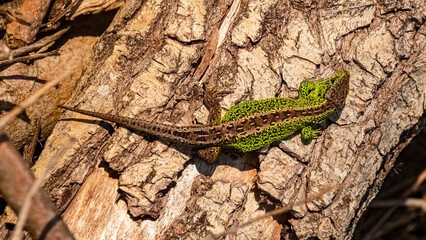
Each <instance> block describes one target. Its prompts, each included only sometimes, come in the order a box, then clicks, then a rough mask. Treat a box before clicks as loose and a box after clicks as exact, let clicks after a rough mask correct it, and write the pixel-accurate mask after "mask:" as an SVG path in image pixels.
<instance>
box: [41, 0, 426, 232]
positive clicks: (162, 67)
mask: <svg viewBox="0 0 426 240" xmlns="http://www.w3.org/2000/svg"><path fill="white" fill-rule="evenodd" d="M425 7H426V6H425V3H424V1H420V0H412V1H408V0H407V1H372V0H371V1H368V0H365V1H357V2H353V1H330V2H325V1H233V2H232V1H183V0H182V1H161V0H157V1H137V0H129V1H126V3H125V5H124V6H123V7H122V8H121V9H120V10H119V11H118V13H117V15H116V16H115V18H114V20H113V21H112V23H111V25H110V26H109V27H108V29H107V30H106V31H105V32H104V33H103V34H102V36H101V37H100V38H99V39H98V40H97V42H96V44H95V45H94V47H93V50H92V55H91V61H90V64H89V65H88V66H86V68H85V70H84V74H83V75H82V77H81V79H80V80H79V83H78V85H77V87H76V89H75V90H74V93H73V95H72V97H71V99H70V101H68V103H67V105H68V106H78V107H79V108H82V109H87V110H92V111H98V112H107V113H114V114H119V115H122V116H129V117H138V118H145V119H150V120H152V121H160V122H168V123H172V124H176V125H188V124H192V123H193V122H194V119H195V120H196V121H197V122H200V123H206V119H207V114H208V113H207V110H206V109H205V107H203V106H202V104H201V103H202V102H201V101H199V100H197V99H195V98H194V97H193V90H192V89H193V88H194V87H193V86H194V85H196V86H198V85H200V83H208V84H210V85H214V86H215V87H216V88H217V89H218V90H219V91H226V92H227V94H226V95H225V96H224V97H223V99H222V101H221V106H222V108H223V110H224V111H226V110H227V109H229V108H230V107H231V106H233V105H235V104H236V103H238V102H241V101H246V100H253V99H264V98H271V97H276V96H280V97H296V96H297V89H298V86H299V83H300V82H301V81H302V80H304V79H306V78H321V77H327V76H330V75H331V74H332V73H333V72H334V71H337V70H339V69H342V68H343V69H346V70H348V71H349V72H350V74H351V84H350V92H349V95H348V98H347V100H346V106H345V107H344V109H343V110H342V111H341V113H340V114H336V116H334V117H333V119H332V121H328V122H327V123H326V124H324V125H323V126H322V128H323V129H325V130H324V131H323V132H322V135H321V136H320V137H319V138H318V139H316V140H313V141H311V142H310V143H304V142H302V140H301V138H300V136H299V135H296V136H294V137H292V138H290V139H286V140H285V141H282V142H279V143H276V144H273V145H271V146H270V147H269V148H264V149H262V150H261V151H258V152H254V153H247V154H243V153H239V152H237V151H235V150H224V151H223V152H222V153H221V155H220V156H219V158H218V161H217V162H215V163H213V164H209V163H206V162H203V161H202V160H201V159H199V158H198V157H196V156H195V155H192V154H191V153H192V150H191V149H188V148H186V147H184V146H180V145H179V144H175V143H168V142H164V141H160V140H158V139H155V138H152V137H149V136H146V135H144V134H142V133H138V132H132V131H129V130H127V129H125V128H121V127H118V128H117V127H116V126H114V125H113V124H109V123H106V122H103V121H99V120H98V119H95V118H89V117H86V116H84V115H79V114H75V113H71V112H65V113H64V114H63V116H62V121H59V122H58V124H57V125H56V126H55V128H54V129H53V132H52V134H51V135H50V137H49V138H48V140H47V142H46V144H45V148H44V149H43V151H42V154H41V155H40V157H39V159H38V160H37V162H36V163H35V166H34V170H35V174H36V175H38V174H39V173H40V172H42V171H43V169H44V167H45V166H46V165H47V164H48V162H49V160H50V159H51V158H52V156H53V155H54V154H55V153H56V152H57V151H58V150H59V149H61V147H62V145H63V143H64V142H66V141H68V139H74V140H75V143H74V145H73V146H72V147H71V148H70V149H69V150H68V151H66V153H65V154H64V155H63V157H62V158H60V160H59V162H57V163H56V166H55V168H54V169H53V170H52V171H51V174H50V176H49V177H48V179H47V180H46V181H45V183H44V188H45V190H46V191H47V193H48V194H49V196H50V197H51V198H52V199H53V200H54V201H55V203H56V205H57V207H58V209H59V210H60V211H63V218H64V221H65V222H66V223H67V224H68V227H69V228H70V230H71V231H72V232H73V233H74V235H75V237H76V239H177V238H184V239H199V238H205V237H208V236H209V235H210V234H218V233H220V232H222V231H224V230H226V229H228V228H229V227H232V226H235V225H238V224H241V223H243V222H246V221H249V220H250V219H253V218H254V217H256V216H260V215H262V214H265V213H267V212H268V211H270V210H273V209H275V208H278V207H280V206H289V205H292V204H295V203H298V202H301V201H302V202H303V201H304V200H305V199H309V201H308V202H307V203H306V204H302V205H294V206H293V207H292V211H291V216H288V219H283V217H280V216H275V217H269V218H266V219H263V220H261V221H258V222H255V223H253V224H250V225H249V226H247V227H244V228H241V229H239V230H238V232H237V233H236V234H233V235H229V236H228V237H227V238H229V239H240V238H248V239H280V238H284V239H290V238H297V239H309V238H312V237H317V238H319V239H331V238H335V239H350V238H351V236H352V234H353V231H354V229H355V227H356V224H357V221H358V219H359V218H360V217H361V215H362V213H363V212H364V210H365V208H366V207H367V205H368V204H369V202H370V201H371V200H372V199H373V198H374V197H375V195H376V194H377V192H378V190H379V189H380V186H381V184H382V182H383V180H384V178H385V177H386V175H387V174H388V173H389V171H390V170H391V168H392V167H393V163H394V161H395V159H396V157H397V156H398V154H399V153H400V152H401V150H402V149H403V148H404V147H405V146H406V145H407V144H408V143H409V142H410V140H411V139H412V137H414V136H415V135H416V134H417V133H418V131H419V129H421V127H422V126H423V125H424V123H425V119H426V118H425V116H426V115H425V109H426V104H425V99H426V87H425V86H426V85H425V80H424V79H425V78H426V68H425V65H426V63H425V59H426V52H425V43H426V39H425V33H426V28H425V24H424V19H425V16H424V15H422V14H424V13H423V12H422V10H421V9H424V8H425ZM194 99H195V100H194ZM87 119H90V120H87ZM340 184H342V185H340ZM331 186H341V187H340V188H338V189H334V190H331V191H325V190H326V189H328V188H329V187H331ZM318 194H320V197H317V198H315V199H312V198H313V196H316V195H318Z"/></svg>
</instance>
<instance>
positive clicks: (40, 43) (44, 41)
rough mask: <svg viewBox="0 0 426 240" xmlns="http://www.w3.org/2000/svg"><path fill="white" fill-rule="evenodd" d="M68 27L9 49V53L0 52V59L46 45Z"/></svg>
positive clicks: (19, 54) (32, 50)
mask: <svg viewBox="0 0 426 240" xmlns="http://www.w3.org/2000/svg"><path fill="white" fill-rule="evenodd" d="M69 29H70V28H69V27H67V28H64V29H61V30H59V31H57V32H56V33H55V34H52V35H50V36H47V37H44V38H42V39H40V40H38V41H37V42H35V43H33V44H30V45H27V46H24V47H21V48H18V49H14V50H12V51H10V54H9V55H6V54H2V55H0V60H5V59H9V58H10V57H15V56H22V55H24V54H27V53H30V52H34V51H36V50H38V49H40V48H42V47H44V46H46V45H47V44H49V43H51V42H53V41H56V40H57V39H59V38H60V37H61V36H62V35H64V34H65V33H66V32H67V31H68V30H69Z"/></svg>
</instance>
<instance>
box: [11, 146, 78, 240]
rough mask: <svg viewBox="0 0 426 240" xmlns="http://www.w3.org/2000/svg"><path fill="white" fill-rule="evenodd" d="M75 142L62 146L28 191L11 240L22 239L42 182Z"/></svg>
mask: <svg viewBox="0 0 426 240" xmlns="http://www.w3.org/2000/svg"><path fill="white" fill-rule="evenodd" d="M73 142H75V140H74V139H73V140H71V139H69V140H68V141H66V143H65V144H64V145H63V146H62V148H61V149H60V150H59V151H58V152H56V153H55V155H54V156H53V157H52V158H51V159H50V161H49V163H48V164H47V166H46V167H45V168H44V171H43V173H42V174H41V176H39V178H37V180H36V181H35V182H34V184H33V185H32V186H31V188H30V190H29V191H28V194H27V195H26V196H25V200H24V203H23V204H22V207H21V210H20V211H19V214H18V221H17V223H16V225H15V229H14V231H13V234H12V237H11V240H20V239H22V231H23V230H24V224H25V222H26V221H27V218H28V214H29V212H30V207H31V202H32V199H33V197H34V195H35V194H36V193H37V192H38V191H40V186H41V184H42V182H43V181H44V179H45V178H46V176H47V175H48V173H49V172H50V170H51V169H52V168H53V167H54V166H55V164H56V163H57V162H58V159H59V158H60V157H62V155H64V153H65V152H66V151H67V150H68V149H69V148H71V146H72V144H73ZM69 237H72V236H69Z"/></svg>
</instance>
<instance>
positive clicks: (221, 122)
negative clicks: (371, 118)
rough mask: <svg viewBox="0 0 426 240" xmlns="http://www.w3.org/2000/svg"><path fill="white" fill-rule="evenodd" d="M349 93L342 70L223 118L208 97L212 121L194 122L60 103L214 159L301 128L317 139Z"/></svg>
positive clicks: (231, 111) (245, 105) (305, 135)
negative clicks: (178, 122) (151, 119)
mask: <svg viewBox="0 0 426 240" xmlns="http://www.w3.org/2000/svg"><path fill="white" fill-rule="evenodd" d="M348 92H349V73H348V72H347V71H345V70H340V71H339V72H337V73H335V74H334V75H333V76H332V77H330V78H327V79H321V80H315V81H308V80H305V81H303V82H301V84H300V87H299V96H298V98H297V99H293V98H270V99H263V100H253V101H247V102H242V103H239V104H237V105H235V106H233V107H231V108H230V109H229V110H228V111H227V112H226V114H225V115H224V116H223V118H220V107H219V105H218V104H217V100H216V99H215V98H206V99H207V100H206V99H205V101H204V103H205V105H206V106H207V107H208V108H209V109H210V116H209V122H210V125H192V126H174V125H169V124H163V123H151V122H148V121H146V120H142V119H136V118H128V117H122V116H117V115H111V114H105V113H97V112H92V111H86V110H82V109H77V108H70V107H65V106H59V107H62V108H65V109H68V110H71V111H74V112H78V113H82V114H85V115H89V116H93V117H98V118H101V119H103V120H107V121H111V122H114V123H117V124H119V125H121V126H123V127H126V128H129V129H133V130H136V131H141V132H144V133H146V134H149V135H153V136H156V137H159V138H161V139H164V140H170V141H174V142H180V143H182V144H185V145H191V146H194V147H198V148H199V149H200V150H199V151H198V154H199V155H200V156H201V157H202V158H203V159H205V160H207V161H209V162H213V161H214V160H215V159H216V158H217V155H218V154H219V151H220V148H222V147H224V148H235V149H238V150H240V151H242V152H249V151H254V150H257V149H260V148H262V147H264V146H266V145H268V144H270V143H273V142H275V141H278V140H282V139H284V138H287V137H289V136H291V135H293V134H295V133H297V132H298V131H301V135H302V138H303V139H306V140H310V139H315V138H317V137H318V135H319V134H320V132H321V131H320V130H319V128H318V126H317V125H318V124H319V123H321V122H322V121H324V120H325V119H327V118H328V117H329V116H330V115H331V114H332V113H333V112H335V111H337V110H339V109H340V108H342V107H343V106H344V104H345V100H346V96H347V94H348Z"/></svg>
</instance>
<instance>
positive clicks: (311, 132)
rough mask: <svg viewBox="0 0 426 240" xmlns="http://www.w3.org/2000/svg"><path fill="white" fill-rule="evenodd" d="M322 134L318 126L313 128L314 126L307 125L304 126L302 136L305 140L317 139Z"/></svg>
mask: <svg viewBox="0 0 426 240" xmlns="http://www.w3.org/2000/svg"><path fill="white" fill-rule="evenodd" d="M320 134H321V130H320V129H319V128H318V127H315V128H313V127H312V126H306V127H304V128H302V132H301V135H302V138H303V139H305V140H312V139H317V138H318V136H319V135H320Z"/></svg>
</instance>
